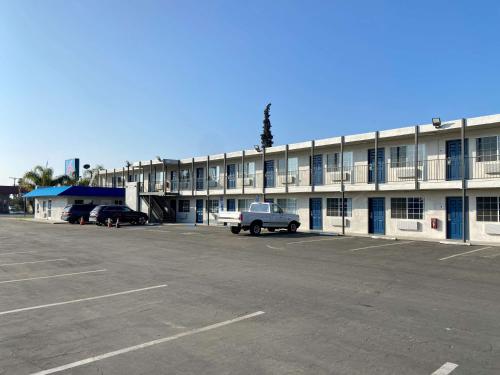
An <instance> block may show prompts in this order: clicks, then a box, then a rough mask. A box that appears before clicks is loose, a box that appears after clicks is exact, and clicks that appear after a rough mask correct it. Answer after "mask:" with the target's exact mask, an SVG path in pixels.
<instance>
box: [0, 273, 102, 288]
mask: <svg viewBox="0 0 500 375" xmlns="http://www.w3.org/2000/svg"><path fill="white" fill-rule="evenodd" d="M106 271H107V270H106V269H102V270H94V271H83V272H73V273H62V274H60V275H51V276H39V277H29V278H26V279H16V280H4V281H0V284H9V283H16V282H19V281H31V280H41V279H53V278H56V277H66V276H75V275H84V274H87V273H96V272H106Z"/></svg>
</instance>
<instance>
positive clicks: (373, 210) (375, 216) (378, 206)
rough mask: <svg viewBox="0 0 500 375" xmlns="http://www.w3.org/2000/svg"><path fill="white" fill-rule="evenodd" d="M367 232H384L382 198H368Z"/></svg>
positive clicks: (383, 204)
mask: <svg viewBox="0 0 500 375" xmlns="http://www.w3.org/2000/svg"><path fill="white" fill-rule="evenodd" d="M368 233H372V234H385V199H384V198H368Z"/></svg>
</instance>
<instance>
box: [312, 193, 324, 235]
mask: <svg viewBox="0 0 500 375" xmlns="http://www.w3.org/2000/svg"><path fill="white" fill-rule="evenodd" d="M321 206H322V199H321V198H311V199H309V219H310V220H309V227H310V229H317V230H321V229H323V210H322V207H321Z"/></svg>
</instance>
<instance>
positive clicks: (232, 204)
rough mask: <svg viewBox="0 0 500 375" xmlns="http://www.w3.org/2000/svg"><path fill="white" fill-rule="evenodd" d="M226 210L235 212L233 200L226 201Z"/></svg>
mask: <svg viewBox="0 0 500 375" xmlns="http://www.w3.org/2000/svg"><path fill="white" fill-rule="evenodd" d="M227 210H228V211H236V201H235V200H234V199H228V200H227Z"/></svg>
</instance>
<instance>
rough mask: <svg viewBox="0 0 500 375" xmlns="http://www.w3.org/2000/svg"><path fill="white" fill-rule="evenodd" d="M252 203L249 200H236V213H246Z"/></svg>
mask: <svg viewBox="0 0 500 375" xmlns="http://www.w3.org/2000/svg"><path fill="white" fill-rule="evenodd" d="M252 202H253V201H252V200H251V199H238V211H240V212H242V211H248V209H249V208H250V205H251V204H252Z"/></svg>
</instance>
